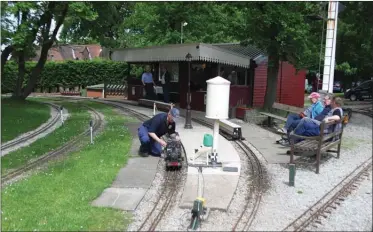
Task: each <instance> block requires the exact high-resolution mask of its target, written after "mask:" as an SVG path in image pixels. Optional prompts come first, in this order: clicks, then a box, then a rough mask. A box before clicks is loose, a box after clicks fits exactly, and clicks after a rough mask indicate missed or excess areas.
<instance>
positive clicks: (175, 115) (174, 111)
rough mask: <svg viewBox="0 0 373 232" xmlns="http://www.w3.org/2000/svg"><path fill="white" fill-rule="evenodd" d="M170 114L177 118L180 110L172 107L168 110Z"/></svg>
mask: <svg viewBox="0 0 373 232" xmlns="http://www.w3.org/2000/svg"><path fill="white" fill-rule="evenodd" d="M170 114H171V115H172V117H174V118H178V117H179V115H180V111H179V110H178V109H176V108H172V109H171V110H170Z"/></svg>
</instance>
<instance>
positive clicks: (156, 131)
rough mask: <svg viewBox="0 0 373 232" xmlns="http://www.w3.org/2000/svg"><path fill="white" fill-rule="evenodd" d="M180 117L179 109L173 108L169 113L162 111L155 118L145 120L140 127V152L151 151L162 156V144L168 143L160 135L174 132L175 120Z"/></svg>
mask: <svg viewBox="0 0 373 232" xmlns="http://www.w3.org/2000/svg"><path fill="white" fill-rule="evenodd" d="M177 117H179V110H178V109H176V108H172V109H171V110H170V111H169V112H168V113H160V114H157V115H155V116H154V117H153V118H151V119H149V120H148V121H145V122H144V123H143V124H142V125H141V126H140V127H139V129H138V136H139V139H140V142H141V146H140V152H141V153H143V154H148V153H150V154H151V155H153V156H161V153H162V146H163V147H166V146H167V143H166V142H165V141H164V140H162V139H161V138H160V137H162V136H163V135H165V134H166V133H168V134H170V135H171V134H174V133H177V132H175V128H176V126H175V121H174V119H175V118H177Z"/></svg>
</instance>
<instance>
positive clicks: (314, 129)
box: [294, 97, 343, 142]
mask: <svg viewBox="0 0 373 232" xmlns="http://www.w3.org/2000/svg"><path fill="white" fill-rule="evenodd" d="M331 106H332V110H331V111H330V112H329V113H328V115H327V116H326V117H325V118H324V119H323V121H324V122H326V123H328V122H330V121H339V123H337V124H334V125H330V126H328V127H327V128H325V130H324V133H325V134H330V133H333V132H335V131H339V130H341V128H342V120H341V119H342V116H343V110H342V108H341V106H342V99H341V98H340V97H333V100H332V102H331ZM294 134H297V135H301V136H318V135H320V124H319V125H318V124H316V123H314V122H304V123H303V124H300V125H299V126H297V128H296V129H295V130H294ZM296 142H299V141H296Z"/></svg>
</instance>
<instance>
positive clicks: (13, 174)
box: [1, 106, 103, 185]
mask: <svg viewBox="0 0 373 232" xmlns="http://www.w3.org/2000/svg"><path fill="white" fill-rule="evenodd" d="M84 107H86V108H88V109H89V110H90V111H91V112H92V113H93V116H94V119H93V132H96V131H97V130H98V129H99V128H100V127H101V126H102V123H103V118H102V116H101V114H99V113H98V112H97V111H96V110H95V109H93V108H91V107H88V106H84ZM89 134H90V129H88V130H86V131H84V132H82V133H81V134H79V135H78V136H76V137H75V138H74V139H72V140H70V141H69V142H67V143H65V144H63V145H62V146H60V147H59V148H57V149H55V150H53V151H51V152H48V153H47V154H44V155H42V156H40V157H38V158H36V159H34V160H32V161H30V162H28V163H27V164H25V165H24V166H22V167H20V168H17V169H14V170H11V171H10V172H8V173H6V174H5V175H3V176H2V178H1V182H2V185H4V184H6V183H8V182H9V181H11V180H14V179H15V178H17V177H19V176H20V175H22V174H23V173H25V172H27V171H29V170H32V169H34V168H36V167H39V166H40V165H42V164H44V163H46V162H47V161H49V160H51V159H52V158H56V157H58V156H61V155H63V154H65V153H66V152H68V151H70V149H71V148H74V147H75V146H76V145H77V144H78V143H79V142H81V140H82V138H83V137H84V136H87V135H89Z"/></svg>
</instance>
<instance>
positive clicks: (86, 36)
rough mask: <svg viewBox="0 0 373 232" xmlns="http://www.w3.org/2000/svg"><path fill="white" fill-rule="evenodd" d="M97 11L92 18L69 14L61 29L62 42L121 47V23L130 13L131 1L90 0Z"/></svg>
mask: <svg viewBox="0 0 373 232" xmlns="http://www.w3.org/2000/svg"><path fill="white" fill-rule="evenodd" d="M91 5H92V8H93V9H95V11H96V12H97V16H98V17H96V18H95V19H94V20H91V19H86V18H83V17H77V16H75V15H69V16H68V17H67V18H66V20H65V23H64V27H63V29H62V31H61V41H60V42H62V43H70V44H88V43H94V42H96V43H100V44H101V45H102V46H104V47H109V48H110V47H111V48H115V47H123V46H124V44H123V41H122V40H120V39H119V38H120V36H121V35H122V34H123V31H122V30H121V28H120V27H121V25H122V23H123V21H124V20H126V18H127V17H128V16H129V15H130V13H131V11H130V10H131V6H132V5H134V3H133V2H91Z"/></svg>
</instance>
